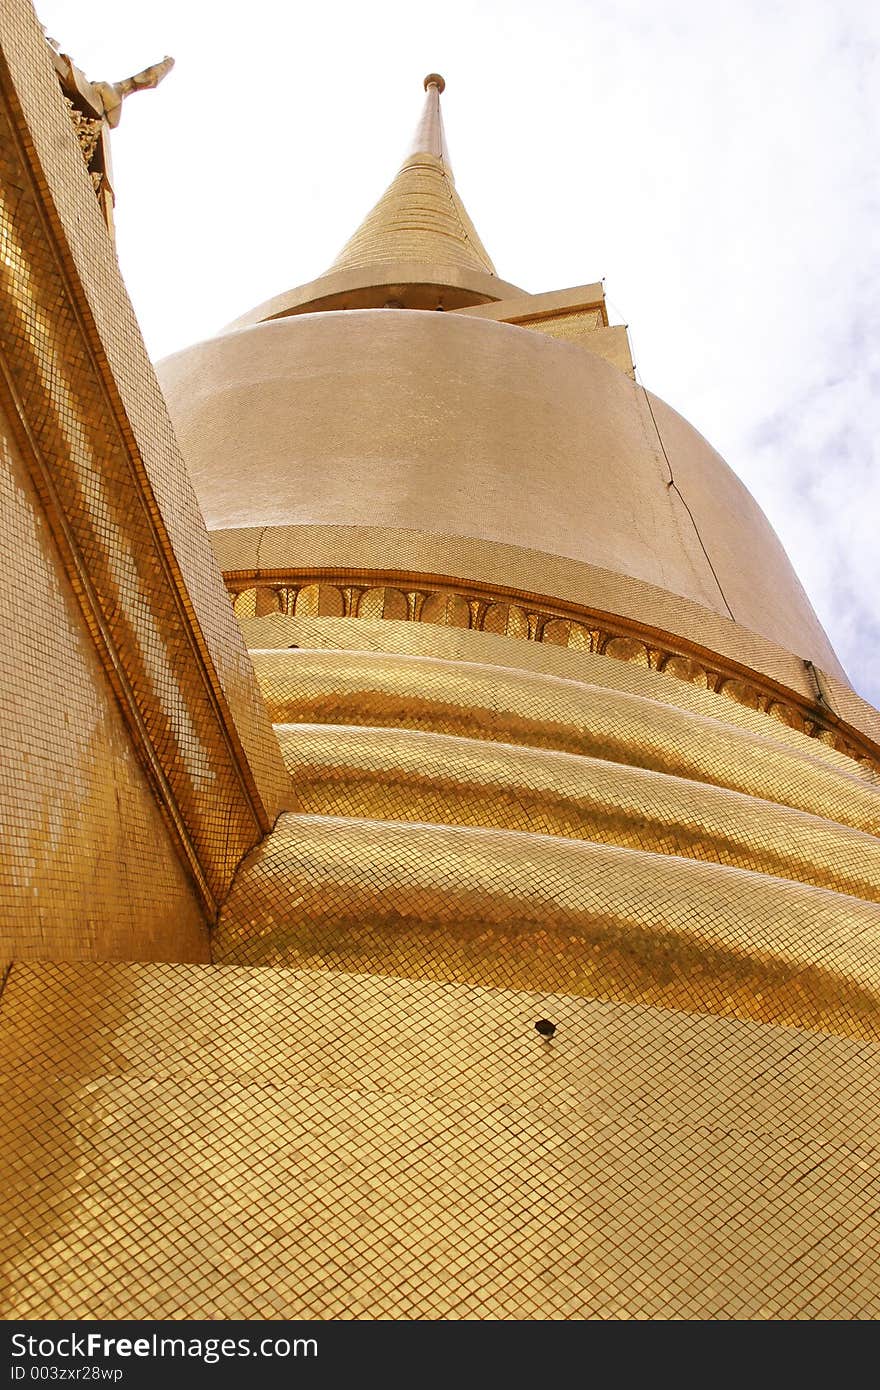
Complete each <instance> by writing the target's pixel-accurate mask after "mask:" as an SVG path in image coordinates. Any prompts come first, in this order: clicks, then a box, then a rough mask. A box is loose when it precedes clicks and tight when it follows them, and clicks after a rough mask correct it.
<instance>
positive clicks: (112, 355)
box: [0, 0, 289, 954]
mask: <svg viewBox="0 0 880 1390" xmlns="http://www.w3.org/2000/svg"><path fill="white" fill-rule="evenodd" d="M0 46H2V54H0V75H2V78H3V82H2V102H0V237H2V245H3V256H2V259H0V357H2V362H3V377H2V379H3V382H4V383H5V385H4V387H3V392H4V398H5V406H6V410H7V414H8V415H9V417H10V420H11V421H12V423H13V426H14V428H15V431H16V437H17V440H18V443H19V445H20V447H21V450H22V453H21V456H22V458H23V459H24V461H25V464H26V467H27V471H28V472H29V474H30V478H31V481H32V483H33V486H34V488H35V489H36V492H37V494H38V496H39V505H40V506H41V508H42V509H43V511H44V512H45V526H46V528H47V534H48V533H49V532H51V535H52V537H53V539H54V542H55V545H56V547H57V549H56V554H55V561H54V563H55V567H56V570H57V576H58V583H59V585H61V586H62V587H65V588H69V589H71V590H72V592H73V593H74V594H75V595H76V597H77V599H78V601H79V605H80V608H81V618H80V624H79V626H80V631H81V633H82V634H83V635H84V634H85V633H86V632H88V633H89V635H90V639H91V642H92V644H93V647H94V650H95V652H96V653H97V655H98V657H99V659H100V662H101V665H102V667H103V672H102V675H101V677H100V680H101V684H102V685H103V686H106V687H109V689H110V690H111V691H112V696H113V697H115V700H116V702H118V705H119V707H120V709H121V711H122V714H123V718H124V719H125V723H126V726H127V729H128V739H129V743H130V746H131V751H132V753H133V755H134V756H135V758H137V760H138V761H139V762H140V763H141V765H142V767H143V769H144V771H145V773H146V776H147V778H148V779H149V782H150V785H151V789H152V794H153V798H154V800H155V802H156V805H157V806H158V807H160V808H161V811H162V814H163V816H164V818H165V822H166V825H167V827H168V830H169V831H170V833H171V835H172V837H173V839H174V843H175V845H176V850H177V853H178V854H179V856H180V858H181V860H182V862H183V864H184V865H185V869H186V872H187V874H188V877H189V878H190V879H191V880H192V882H193V883H194V884H195V886H196V889H197V891H198V893H199V898H200V901H201V905H202V909H203V912H204V913H205V915H211V914H212V913H213V911H214V909H215V907H216V903H217V901H218V900H219V898H220V897H221V896H222V894H223V892H224V891H225V889H226V887H227V886H228V883H229V881H230V879H231V876H232V874H233V872H234V870H235V867H236V866H237V864H238V862H239V860H240V858H241V856H242V854H243V853H244V852H245V851H246V850H247V849H249V848H250V847H251V846H252V845H253V844H254V843H255V842H256V841H257V840H258V839H259V837H260V835H261V833H263V832H264V831H265V830H266V829H268V827H269V825H270V824H271V823H272V820H273V819H274V815H275V814H276V812H277V810H278V808H279V806H280V805H281V804H289V802H288V800H287V793H288V790H289V788H288V783H287V780H286V777H285V774H284V770H283V767H282V766H281V763H280V760H279V758H278V750H277V744H276V743H275V740H274V739H273V738H272V735H271V730H270V728H269V726H268V724H267V722H266V717H265V711H264V710H263V708H262V706H261V703H260V700H259V695H258V692H257V690H256V687H255V685H254V682H253V675H252V671H251V670H250V667H249V664H248V662H247V657H246V653H245V651H244V648H243V644H242V643H241V640H240V634H238V633H236V632H235V629H234V625H233V623H232V621H231V618H230V615H229V610H228V605H227V604H226V602H225V600H224V597H223V591H222V584H221V582H220V578H219V574H218V573H217V570H216V565H215V563H214V561H213V558H212V556H211V552H210V548H209V545H208V542H207V537H206V534H205V531H204V526H203V524H202V522H201V520H200V519H199V517H198V511H197V508H196V505H195V501H194V495H193V493H192V489H191V487H190V484H189V481H188V479H187V477H186V474H185V470H184V468H183V464H182V461H181V459H180V455H179V452H178V451H177V450H176V446H175V444H174V440H173V436H172V435H171V431H170V426H169V424H168V420H167V414H166V412H165V410H164V405H163V403H162V400H161V396H160V394H159V391H158V387H157V384H156V381H155V378H154V376H153V374H152V369H151V368H150V366H149V363H148V362H147V359H146V355H145V352H144V348H143V344H142V342H141V340H140V337H139V334H138V332H137V326H136V324H135V322H134V319H133V315H132V312H131V306H130V305H129V303H128V300H127V298H126V295H125V291H124V289H123V287H122V284H121V280H120V277H119V272H118V266H117V264H116V260H115V255H114V252H113V248H112V244H111V242H110V240H109V237H108V234H107V229H106V227H105V225H104V223H103V220H102V218H101V216H100V212H99V209H98V207H97V204H96V200H95V197H94V191H93V189H92V185H91V182H90V180H89V177H88V173H87V171H86V169H85V167H84V164H83V161H82V157H81V153H80V150H79V146H78V142H77V139H76V135H75V132H74V130H73V128H72V126H71V123H70V121H69V118H68V114H67V110H66V108H65V105H64V102H63V98H62V95H61V92H60V89H59V87H58V83H57V80H56V78H55V75H54V71H53V69H52V65H51V62H50V60H49V57H48V50H47V48H46V44H45V40H44V38H43V36H42V34H41V32H40V28H39V25H38V24H37V22H36V19H35V17H34V15H33V11H32V9H31V7H30V5H27V4H23V3H21V0H11V3H10V4H9V5H7V6H5V7H4V8H3V11H2V14H0ZM143 440H147V443H146V444H145V445H144V447H143V449H142V448H141V442H142V441H143ZM15 559H16V561H17V566H18V568H17V572H16V577H17V580H18V582H19V583H20V584H21V586H22V594H23V596H26V594H27V591H28V583H29V579H30V570H31V568H39V566H40V564H41V563H42V564H45V562H46V555H45V553H44V555H43V556H41V557H39V559H38V558H36V557H34V556H32V555H31V554H30V552H28V550H27V549H26V547H25V545H24V541H23V540H22V542H21V543H20V544H19V546H18V550H17V554H16V556H15ZM206 599H208V600H211V601H213V604H214V605H215V607H216V608H217V610H218V616H217V617H216V618H214V619H210V618H208V617H207V616H206V611H207V606H209V604H208V605H206V602H205V600H206ZM19 601H21V599H20V600H19ZM202 616H205V623H204V626H203V625H202V621H201V619H202ZM220 629H222V632H221V630H220ZM224 633H225V638H224V635H223V634H224ZM56 654H57V653H56ZM52 657H53V651H52V644H51V642H50V641H46V643H45V644H44V646H43V648H42V650H41V651H40V653H39V660H40V662H41V663H42V664H43V665H45V666H46V668H47V669H49V668H52ZM221 670H222V673H223V676H222V679H221V676H220V674H219V672H220V671H221ZM54 672H55V676H56V679H57V680H58V682H59V684H60V685H61V686H62V688H63V681H64V674H65V673H64V668H63V667H60V668H54ZM12 698H13V699H16V698H17V699H19V700H24V699H26V698H27V682H26V678H25V676H24V674H22V676H20V677H19V679H18V682H17V684H16V688H15V691H14V693H13V696H12ZM260 730H262V734H261V732H260ZM59 737H62V738H63V734H61V733H60V731H59ZM246 748H249V749H250V751H251V752H252V753H253V755H254V757H253V762H251V761H250V760H249V758H248V755H247V752H246V751H245V750H246ZM63 766H64V756H63V754H62V755H60V756H59V760H58V767H57V772H58V775H59V776H61V775H62V768H63ZM22 775H23V774H22V773H21V771H20V770H19V774H18V782H19V785H20V784H21V779H22ZM96 842H97V841H96ZM123 858H124V861H125V863H124V864H123V866H122V869H121V877H122V878H124V871H125V868H126V867H128V868H129V869H130V872H131V874H132V876H133V878H136V877H137V874H138V872H139V871H140V869H141V865H140V864H139V863H138V862H137V858H136V856H133V857H132V860H131V862H130V863H129V862H128V856H126V855H124V856H123ZM18 867H19V871H20V872H27V867H26V865H24V866H21V865H20V866H18ZM84 868H85V866H84ZM74 882H75V879H74ZM88 888H89V885H88V882H87V881H83V882H80V883H79V885H78V890H77V892H78V895H79V897H80V898H82V896H83V895H86V894H87V893H88ZM121 891H124V890H121ZM187 891H189V890H187ZM73 892H74V887H73V883H72V884H71V894H72V893H73ZM132 954H139V952H138V951H137V950H133V952H132ZM182 954H188V953H187V952H186V951H183V950H182Z"/></svg>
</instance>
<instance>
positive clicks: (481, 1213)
mask: <svg viewBox="0 0 880 1390" xmlns="http://www.w3.org/2000/svg"><path fill="white" fill-rule="evenodd" d="M541 1017H549V1018H551V1019H553V1020H555V1021H556V1023H557V1025H558V1031H557V1033H556V1036H555V1037H554V1039H553V1041H552V1042H551V1043H546V1042H544V1041H543V1040H542V1039H541V1038H540V1037H539V1036H538V1035H537V1033H536V1032H535V1029H534V1021H535V1019H537V1018H541ZM0 1057H2V1060H3V1070H4V1082H5V1084H4V1087H3V1095H4V1102H3V1103H4V1110H5V1118H6V1123H5V1124H4V1125H3V1127H2V1130H0V1161H2V1164H3V1179H2V1182H0V1208H2V1213H3V1219H2V1222H0V1229H2V1232H3V1234H2V1237H0V1241H2V1254H3V1261H4V1268H5V1269H6V1282H5V1289H4V1295H3V1314H4V1316H6V1317H22V1318H36V1319H43V1318H53V1317H57V1318H77V1317H87V1318H110V1317H120V1318H138V1317H143V1318H179V1319H186V1318H218V1319H224V1318H235V1317H242V1318H253V1319H260V1318H269V1319H279V1318H288V1317H290V1318H297V1317H314V1318H326V1319H336V1318H344V1319H354V1318H402V1319H412V1318H416V1319H419V1318H430V1319H436V1318H475V1319H496V1318H504V1319H544V1318H551V1319H568V1318H637V1319H645V1318H664V1319H665V1318H699V1319H706V1318H708V1319H715V1318H718V1319H730V1318H736V1319H743V1318H746V1319H747V1318H760V1319H764V1318H773V1319H792V1318H803V1319H814V1318H821V1319H841V1318H843V1319H850V1318H864V1319H874V1318H877V1317H878V1316H880V1287H878V1279H877V1259H876V1251H877V1247H878V1243H880V1226H878V1212H880V1189H878V1171H880V1168H878V1164H877V1145H878V1140H880V1130H878V1115H880V1094H878V1075H880V1068H878V1057H880V1052H878V1049H877V1047H876V1046H872V1045H870V1044H864V1043H863V1044H858V1043H855V1042H852V1041H846V1040H842V1039H839V1038H831V1037H822V1036H819V1035H817V1034H807V1033H799V1032H795V1031H792V1030H790V1029H784V1028H773V1027H768V1026H766V1025H762V1024H756V1023H739V1022H734V1021H731V1020H727V1019H718V1018H709V1017H696V1016H693V1015H685V1014H681V1013H675V1012H673V1011H671V1010H663V1009H660V1010H657V1009H651V1008H645V1007H638V1006H632V1005H625V1004H608V1003H601V1002H598V1001H595V1000H587V999H573V998H565V997H554V996H548V995H546V994H540V993H535V992H528V993H517V992H512V991H505V990H487V989H480V988H472V987H468V986H466V985H449V984H438V983H435V982H431V981H425V980H421V981H411V980H401V979H396V980H395V979H388V978H381V977H376V976H373V977H365V976H351V975H345V974H341V973H322V972H306V971H289V970H281V971H276V970H266V969H259V970H246V969H230V968H219V967H199V966H130V965H116V966H88V967H83V966H69V965H67V966H27V967H24V966H17V967H15V969H14V970H13V973H12V976H11V978H10V981H9V983H8V985H7V988H6V992H5V995H4V997H3V1001H2V1008H0Z"/></svg>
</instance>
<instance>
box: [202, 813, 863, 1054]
mask: <svg viewBox="0 0 880 1390" xmlns="http://www.w3.org/2000/svg"><path fill="white" fill-rule="evenodd" d="M213 951H214V959H215V960H217V961H219V962H221V963H224V964H229V965H271V966H280V965H287V966H300V967H302V966H307V967H309V968H314V967H317V968H331V969H343V970H351V971H357V972H366V973H379V974H386V975H401V976H406V977H408V978H413V979H419V978H426V979H435V980H443V981H449V982H453V981H466V982H469V983H474V984H481V985H490V986H496V987H502V988H515V989H522V988H535V987H538V988H541V989H543V990H548V991H551V992H554V993H570V994H580V995H590V996H594V997H597V998H601V999H617V1000H624V1001H627V1002H638V1003H646V1004H652V1005H660V1006H662V1007H666V1008H674V1009H684V1010H693V1011H697V1012H706V1013H714V1014H719V1015H724V1016H729V1017H735V1018H749V1019H760V1020H762V1021H764V1022H772V1023H776V1024H783V1025H785V1026H792V1027H800V1028H814V1029H820V1030H822V1031H825V1032H830V1033H839V1034H841V1035H844V1036H851V1037H857V1038H872V1039H880V908H878V907H877V905H876V904H874V903H868V902H865V901H863V900H861V899H858V898H852V897H846V896H844V895H842V894H838V893H832V892H828V891H826V890H824V889H820V888H813V887H808V886H807V885H805V884H801V883H792V882H787V881H785V880H782V879H778V878H771V877H769V876H764V875H761V874H755V873H747V872H745V871H742V870H738V869H730V868H722V867H720V866H717V865H709V864H701V863H695V862H694V861H692V860H685V859H679V858H673V857H671V856H669V857H667V856H664V855H659V854H650V853H644V852H640V851H635V850H628V849H619V848H617V847H613V846H608V845H601V846H600V845H595V844H592V843H591V842H589V841H573V840H560V839H553V838H551V837H549V836H538V835H528V834H517V833H515V832H511V831H499V830H475V829H470V828H465V827H460V826H457V827H450V826H441V825H420V824H413V823H405V822H397V821H384V822H379V821H357V820H344V819H334V818H330V817H327V818H324V817H319V816H300V815H283V816H281V817H280V819H279V821H278V823H277V825H276V826H275V829H274V830H273V832H272V834H271V835H270V836H268V837H267V839H266V840H264V841H263V843H262V845H261V846H260V847H259V848H258V849H257V850H256V851H254V853H253V854H252V855H251V856H249V858H248V859H247V860H246V861H245V863H244V864H243V865H242V867H241V869H240V870H239V872H238V875H237V876H236V880H235V884H234V885H233V889H232V892H231V893H230V895H229V898H228V899H227V901H226V903H225V905H224V907H223V910H222V913H221V916H220V919H219V922H218V925H217V928H216V930H215V933H214V938H213Z"/></svg>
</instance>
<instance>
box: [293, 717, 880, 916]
mask: <svg viewBox="0 0 880 1390" xmlns="http://www.w3.org/2000/svg"><path fill="white" fill-rule="evenodd" d="M277 732H278V737H279V740H280V742H281V750H282V753H283V755H284V761H285V763H286V765H287V768H288V771H289V772H290V774H291V776H292V778H293V780H294V784H295V786H296V793H297V801H298V805H299V809H300V811H302V812H305V813H308V814H313V815H323V816H350V817H351V816H353V817H356V818H365V819H372V820H386V819H390V820H407V821H427V822H430V823H434V824H441V825H471V826H480V827H483V828H494V829H499V830H521V831H526V832H528V833H530V834H535V835H555V836H561V837H565V838H568V839H577V840H593V841H594V842H596V843H600V844H612V845H621V846H623V847H626V848H629V849H644V850H650V851H651V852H655V853H660V854H673V855H679V856H681V857H682V858H686V859H699V860H702V861H704V862H707V863H714V864H727V865H730V866H731V867H733V868H740V869H755V870H758V871H760V872H761V873H765V874H773V875H776V876H777V877H780V878H790V879H794V880H796V881H799V882H801V883H812V884H815V885H816V886H817V887H822V888H830V889H833V890H834V891H836V892H840V893H849V894H851V895H852V896H853V897H858V898H866V899H868V900H869V901H872V902H880V840H878V839H877V838H876V837H875V836H874V835H868V834H864V833H863V832H860V831H857V830H852V829H850V828H849V827H848V826H844V825H838V824H836V823H835V822H834V821H831V820H826V819H824V818H822V817H819V816H811V815H805V814H804V813H803V812H802V811H795V810H791V809H790V808H789V807H787V806H780V805H778V804H776V803H773V802H768V801H762V800H760V799H759V798H758V797H754V796H743V795H741V794H740V793H738V792H731V791H729V790H727V789H726V788H722V787H716V786H711V785H707V784H705V783H697V782H693V781H688V780H687V779H686V778H683V777H672V776H669V775H668V774H665V773H661V772H654V771H651V770H646V769H644V768H638V767H631V766H628V765H624V764H621V763H611V762H607V761H604V760H602V759H598V758H591V757H584V756H579V755H576V754H571V753H559V752H556V751H551V750H549V749H545V748H525V747H514V746H511V745H509V744H499V743H489V742H487V741H485V740H478V739H468V738H455V737H453V736H452V735H449V734H437V733H427V732H419V731H416V730H413V729H394V728H390V729H389V728H385V729H383V728H366V729H365V728H357V727H344V726H340V725H321V724H318V725H315V724H283V725H279V726H278V730H277Z"/></svg>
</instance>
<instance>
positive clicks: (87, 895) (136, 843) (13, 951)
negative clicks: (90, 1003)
mask: <svg viewBox="0 0 880 1390" xmlns="http://www.w3.org/2000/svg"><path fill="white" fill-rule="evenodd" d="M22 574H26V575H27V602H23V601H22V589H21V576H22ZM0 587H2V601H0V611H2V618H3V641H2V642H0V727H2V756H0V845H2V850H0V863H2V872H0V961H2V960H4V959H11V958H15V957H18V958H25V959H28V958H30V959H34V958H40V959H67V960H76V959H80V958H83V957H85V958H87V959H88V958H92V959H94V958H98V959H104V960H107V959H111V960H112V959H123V960H125V959H128V960H144V959H146V960H149V959H154V960H155V959H160V960H161V959H165V960H167V959H172V960H174V959H177V960H207V958H208V934H207V926H206V923H205V921H204V918H203V915H202V911H201V908H200V905H199V902H198V900H197V898H196V897H195V894H194V893H193V890H192V886H191V884H190V883H189V882H188V880H187V878H186V875H185V873H184V869H183V866H182V864H181V863H180V860H179V857H178V853H177V849H176V847H175V844H174V842H173V841H172V839H171V837H170V835H169V833H168V829H167V827H166V825H165V823H164V821H163V819H162V816H161V814H160V811H159V807H158V806H157V805H156V802H155V799H154V795H153V789H152V787H151V786H150V783H149V781H148V779H147V777H146V775H145V773H144V770H143V768H142V767H141V764H140V762H139V761H138V759H137V758H136V756H135V754H134V751H133V749H132V747H131V741H130V738H129V734H128V730H127V729H126V727H125V724H124V722H123V720H122V717H121V715H120V713H119V710H118V707H117V705H116V702H115V701H114V699H113V694H112V691H111V689H110V687H109V684H108V682H107V680H106V678H105V675H104V671H103V669H102V666H101V663H100V661H99V660H98V656H97V654H96V652H95V648H94V643H93V641H92V637H91V634H90V632H89V631H88V629H87V627H86V625H85V623H84V622H83V618H82V612H81V610H80V608H79V605H78V604H77V602H76V600H75V598H74V596H73V594H72V592H71V590H70V585H69V583H68V580H67V577H66V575H65V574H64V571H63V567H62V566H61V565H60V563H59V560H58V554H57V551H56V548H55V545H54V542H53V539H52V536H51V534H50V533H49V528H48V526H47V524H46V520H45V517H44V516H43V513H42V511H41V508H40V506H39V502H38V499H37V497H36V495H35V493H34V490H33V487H32V485H31V481H30V478H29V476H28V472H27V470H26V468H25V467H24V464H23V462H22V460H21V457H20V455H19V452H18V449H17V448H16V446H15V444H14V441H13V440H12V438H11V435H10V432H9V431H8V430H7V429H6V421H5V417H4V413H3V411H2V408H0Z"/></svg>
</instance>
